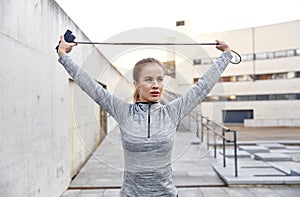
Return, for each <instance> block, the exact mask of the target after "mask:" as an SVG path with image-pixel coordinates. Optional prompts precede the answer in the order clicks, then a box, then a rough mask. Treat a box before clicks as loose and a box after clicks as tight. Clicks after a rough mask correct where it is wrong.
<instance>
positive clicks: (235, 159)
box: [233, 130, 238, 177]
mask: <svg viewBox="0 0 300 197" xmlns="http://www.w3.org/2000/svg"><path fill="white" fill-rule="evenodd" d="M233 146H234V168H235V177H237V176H238V171H237V146H236V131H235V130H234V131H233Z"/></svg>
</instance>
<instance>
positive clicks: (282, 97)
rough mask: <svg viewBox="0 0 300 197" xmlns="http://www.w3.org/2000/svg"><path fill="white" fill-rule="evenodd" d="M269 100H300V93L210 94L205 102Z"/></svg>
mask: <svg viewBox="0 0 300 197" xmlns="http://www.w3.org/2000/svg"><path fill="white" fill-rule="evenodd" d="M269 100H300V93H294V94H260V95H230V96H225V97H224V96H208V97H206V99H205V100H204V102H221V101H269Z"/></svg>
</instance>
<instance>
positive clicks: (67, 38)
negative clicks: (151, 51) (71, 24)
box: [56, 29, 242, 64]
mask: <svg viewBox="0 0 300 197" xmlns="http://www.w3.org/2000/svg"><path fill="white" fill-rule="evenodd" d="M75 38H76V37H75V36H74V35H73V34H72V31H70V30H69V29H68V30H67V31H66V33H65V34H64V39H65V41H67V42H69V43H72V42H73V43H77V44H94V45H96V44H99V45H135V46H140V45H143V46H161V45H164V46H171V45H173V46H175V45H191V46H194V45H212V46H216V45H218V44H219V43H217V42H211V43H210V42H207V43H155V42H154V43H153V42H151V43H150V42H83V41H74V40H75ZM59 42H60V41H59ZM56 51H58V46H57V47H56ZM231 52H232V53H234V54H236V55H237V57H238V60H237V61H236V62H233V61H230V63H232V64H239V63H241V61H242V58H241V56H240V54H239V53H237V52H236V51H234V50H231Z"/></svg>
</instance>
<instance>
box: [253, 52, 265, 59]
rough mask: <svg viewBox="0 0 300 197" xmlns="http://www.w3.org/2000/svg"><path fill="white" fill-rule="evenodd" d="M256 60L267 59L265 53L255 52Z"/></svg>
mask: <svg viewBox="0 0 300 197" xmlns="http://www.w3.org/2000/svg"><path fill="white" fill-rule="evenodd" d="M255 59H256V60H264V59H267V53H257V54H255Z"/></svg>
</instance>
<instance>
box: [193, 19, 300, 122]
mask: <svg viewBox="0 0 300 197" xmlns="http://www.w3.org/2000/svg"><path fill="white" fill-rule="evenodd" d="M299 32H300V20H296V21H290V22H285V23H279V24H273V25H266V26H260V27H253V28H247V29H241V30H234V31H226V32H218V33H210V34H200V35H197V36H195V40H197V42H205V41H214V40H215V39H220V40H225V41H226V42H227V43H229V44H230V46H231V48H232V49H234V50H236V51H237V52H238V53H239V54H240V55H241V58H242V62H241V63H240V64H238V65H235V64H230V65H229V66H228V67H227V69H226V70H225V72H224V73H223V75H222V78H221V80H220V82H219V83H217V84H216V86H215V87H214V88H213V90H212V91H211V93H210V94H209V95H208V97H207V98H206V99H205V100H204V102H203V103H202V105H201V110H202V115H203V116H207V117H210V118H212V119H214V120H215V121H217V122H219V123H225V124H243V125H244V126H249V127H258V126H272V127H273V126H275V127H276V126H300V40H299ZM203 48H204V49H205V51H206V52H207V54H204V53H203V54H199V56H198V57H195V58H194V60H193V65H194V67H195V68H196V69H197V70H198V73H194V75H193V76H191V77H192V78H194V81H196V80H197V79H198V78H199V77H201V73H204V72H205V70H207V69H208V67H209V66H210V65H211V64H212V63H213V61H214V59H215V58H216V57H217V56H218V55H219V51H218V50H216V49H215V47H211V46H203ZM235 60H237V57H234V58H233V61H235Z"/></svg>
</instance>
